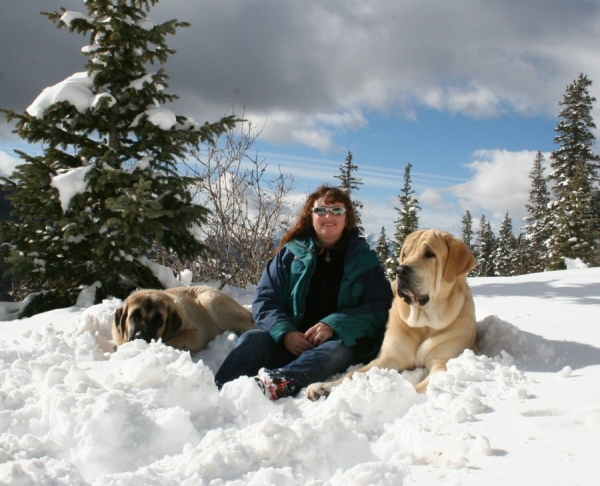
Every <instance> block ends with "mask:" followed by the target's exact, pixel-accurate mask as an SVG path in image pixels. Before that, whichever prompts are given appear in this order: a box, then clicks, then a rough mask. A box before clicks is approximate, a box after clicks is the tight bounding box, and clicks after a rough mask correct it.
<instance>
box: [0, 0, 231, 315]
mask: <svg viewBox="0 0 600 486" xmlns="http://www.w3.org/2000/svg"><path fill="white" fill-rule="evenodd" d="M156 3H157V2H156V1H143V0H128V1H124V0H121V1H119V3H118V5H116V4H115V2H114V1H108V0H95V1H87V2H85V5H86V7H87V9H88V12H87V14H86V15H85V16H84V15H81V16H80V18H79V17H78V18H74V19H72V20H70V19H69V18H68V17H63V13H64V12H54V13H45V15H47V16H48V18H49V19H50V20H51V21H53V22H54V23H55V24H56V25H57V26H58V27H59V28H62V27H69V29H70V31H72V32H77V33H81V34H86V35H89V38H90V47H89V48H88V49H85V50H84V53H85V55H86V56H88V61H87V63H86V73H78V74H77V75H74V76H71V77H70V78H67V80H65V81H64V82H63V83H62V84H63V85H67V84H68V83H75V84H76V86H77V88H78V89H79V90H80V91H81V93H84V94H85V95H87V96H88V97H89V103H88V104H87V105H85V104H84V105H83V106H82V105H80V104H78V105H77V106H74V104H71V102H70V101H71V100H70V99H69V98H68V97H66V99H64V100H59V101H58V102H54V103H52V104H51V103H50V102H47V103H45V104H44V103H42V102H41V101H40V100H42V101H43V100H44V98H43V95H42V97H41V98H38V100H36V102H34V104H32V106H31V107H30V108H29V109H28V111H27V112H25V113H22V114H18V113H15V112H14V111H6V110H5V112H6V113H7V118H8V120H9V121H11V120H14V121H16V130H15V131H16V133H18V134H19V136H20V137H21V138H23V139H24V140H26V141H28V142H30V143H32V144H33V143H35V144H41V145H42V147H43V154H42V155H31V154H27V153H24V152H18V154H19V155H20V157H21V158H22V160H23V164H22V165H20V166H19V167H18V168H17V170H16V171H15V173H14V174H13V176H12V177H11V178H10V179H7V180H6V181H5V183H6V185H7V188H8V189H9V190H10V191H11V195H10V200H11V202H12V204H13V206H14V207H15V210H14V216H15V217H16V218H17V220H18V222H13V221H6V220H5V221H2V225H1V228H0V235H1V237H2V241H4V242H5V244H4V246H3V247H2V254H1V257H2V259H3V261H4V267H5V269H7V270H8V271H9V272H10V273H11V274H12V275H13V277H14V278H15V279H17V280H19V281H21V282H22V283H23V285H24V286H25V288H26V290H27V291H28V292H46V293H45V294H43V297H39V300H40V301H43V302H42V303H41V304H40V303H39V302H38V304H36V306H35V308H39V309H41V310H46V309H47V308H52V307H58V306H64V305H65V303H66V302H70V303H71V304H73V303H74V301H75V298H76V296H77V294H78V293H79V291H80V289H81V288H82V287H83V286H89V285H92V284H94V283H95V282H100V283H101V287H100V288H99V289H98V291H97V293H96V300H97V301H98V300H101V299H102V298H104V297H106V296H109V295H110V296H116V297H121V298H122V297H124V296H126V295H127V294H128V293H129V292H131V290H133V289H134V288H136V287H155V288H156V287H160V286H161V284H160V282H159V281H158V279H157V278H156V277H155V276H154V275H153V273H152V272H151V271H150V270H149V268H148V267H147V265H146V264H145V263H144V262H145V258H146V257H151V256H152V253H153V251H154V250H155V249H156V248H157V246H159V245H160V246H161V247H165V248H167V249H168V250H170V251H173V252H174V253H175V254H177V256H178V257H179V258H181V259H192V258H195V257H199V256H202V255H203V254H204V252H205V247H204V246H203V245H202V244H201V243H200V242H199V241H198V240H197V239H196V238H195V237H194V230H195V228H196V227H197V226H198V225H201V224H202V223H204V222H205V220H206V216H207V209H206V208H204V207H202V206H199V205H196V204H195V203H194V201H193V199H192V196H191V195H190V191H189V187H190V184H191V183H192V182H194V179H192V178H187V177H182V176H181V175H180V174H179V170H178V164H180V163H181V162H182V160H184V159H185V157H186V156H187V155H188V153H189V151H190V150H191V149H192V148H194V147H197V146H198V144H199V143H201V142H210V140H212V139H213V137H214V136H215V135H218V134H220V133H223V132H224V131H225V130H227V129H228V128H231V127H232V126H233V125H234V124H235V122H236V121H237V119H236V118H235V117H234V116H229V117H226V118H223V119H222V120H220V121H219V122H217V123H213V124H209V123H206V124H204V125H202V126H200V125H198V124H196V123H195V122H194V121H193V120H191V119H188V118H186V117H183V116H175V115H174V114H172V113H171V112H170V111H169V110H168V109H167V108H164V107H163V105H164V104H165V103H168V102H170V101H172V100H174V99H176V96H175V95H173V94H168V93H167V92H166V91H165V90H166V88H167V87H168V85H167V83H166V81H167V76H166V74H165V71H164V69H163V68H159V69H157V70H156V71H155V72H148V70H147V68H148V66H150V65H154V64H163V63H164V62H165V61H166V60H167V58H168V57H169V55H171V54H173V53H174V51H173V50H172V49H170V48H168V46H167V45H166V44H165V37H166V35H167V34H174V33H175V32H176V30H177V28H179V27H184V26H186V25H187V24H185V23H183V22H178V21H176V20H171V21H168V22H165V23H163V24H160V25H153V24H149V23H148V22H149V21H148V20H147V19H146V14H147V12H148V10H149V8H150V7H151V6H152V5H154V4H156ZM61 19H65V20H66V21H67V22H68V24H69V25H66V24H65V23H64V22H63V20H61ZM59 84H60V83H59ZM86 90H87V91H86ZM34 108H38V109H37V110H34ZM155 116H158V118H153V117H155ZM165 120H166V121H165ZM169 120H170V121H169ZM75 174H79V175H80V176H81V177H83V178H84V181H85V186H84V189H83V190H81V191H77V192H76V193H75V194H74V195H69V196H65V195H64V193H61V192H60V191H59V190H58V188H59V187H61V186H60V184H58V181H59V178H60V177H68V176H73V175H75ZM61 196H62V200H61ZM31 309H33V306H32V307H31V308H30V309H29V310H28V312H31Z"/></svg>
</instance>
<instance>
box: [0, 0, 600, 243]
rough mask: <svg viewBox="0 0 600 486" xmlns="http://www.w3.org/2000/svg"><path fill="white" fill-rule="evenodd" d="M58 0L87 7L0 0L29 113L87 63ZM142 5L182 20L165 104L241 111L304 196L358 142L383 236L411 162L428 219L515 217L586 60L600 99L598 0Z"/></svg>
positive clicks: (14, 99)
mask: <svg viewBox="0 0 600 486" xmlns="http://www.w3.org/2000/svg"><path fill="white" fill-rule="evenodd" d="M60 6H65V7H66V8H67V9H69V10H74V11H79V12H85V9H84V3H83V1H81V0H64V1H60V0H37V1H36V2H4V3H3V4H2V6H1V7H0V14H1V15H0V42H1V43H2V45H5V46H6V45H9V46H11V48H10V49H2V51H0V83H1V87H2V89H1V90H0V106H1V107H4V108H14V109H16V110H24V109H25V108H26V107H27V106H28V105H29V104H30V103H31V102H32V101H33V100H34V99H35V98H36V96H37V95H38V94H39V93H40V92H41V90H42V89H44V88H45V87H47V86H51V85H54V84H55V83H58V82H60V81H62V80H64V79H65V78H66V77H68V76H70V75H71V74H73V73H75V72H78V71H81V70H83V66H84V63H85V60H86V58H85V57H84V56H82V55H81V54H80V52H79V51H80V49H81V47H82V46H84V45H86V44H87V43H88V40H87V39H85V38H83V37H82V36H78V35H77V34H69V33H68V32H67V31H66V30H65V29H62V30H57V29H56V28H55V27H54V26H53V25H52V24H51V23H50V22H49V21H48V20H47V19H46V18H45V17H42V16H41V15H39V12H40V11H42V10H43V11H52V10H58V9H59V7H60ZM149 16H150V18H151V19H153V20H155V21H157V22H161V21H164V20H166V19H170V18H177V19H179V20H183V21H187V22H189V23H190V24H191V27H189V28H186V29H181V30H180V31H178V33H177V35H175V36H172V37H170V38H168V43H169V45H170V46H171V47H174V48H175V49H176V50H177V53H176V54H175V55H174V56H172V57H171V58H170V60H169V62H168V63H167V65H166V69H167V73H168V74H169V76H170V86H169V91H170V92H174V93H177V94H178V95H179V96H180V97H181V99H180V101H179V102H177V103H175V104H174V105H173V107H172V109H173V111H175V112H176V113H177V114H184V115H188V116H192V117H194V118H195V119H196V120H197V121H199V122H203V121H205V120H210V121H214V120H215V119H217V118H219V117H220V116H222V115H223V114H225V113H227V112H229V111H230V110H232V109H233V110H235V111H236V112H241V111H243V112H244V114H245V117H246V118H248V119H250V120H252V122H253V124H254V126H259V127H262V132H261V134H260V136H259V139H258V142H257V143H256V144H255V147H254V149H255V150H258V152H259V155H260V157H261V158H263V159H264V160H265V161H266V162H267V163H268V164H269V166H270V169H271V170H276V168H277V167H278V166H281V168H282V170H283V171H284V172H289V173H291V174H293V175H294V177H295V180H296V188H295V192H294V196H295V197H296V199H298V200H302V198H303V197H304V195H305V194H306V192H307V191H310V190H312V189H314V188H316V187H317V186H318V185H319V184H321V183H323V182H329V183H334V184H335V183H336V182H337V179H334V178H333V175H335V174H337V173H338V171H339V166H340V164H342V163H343V162H344V160H345V158H346V155H347V153H348V151H351V152H352V153H353V156H354V163H356V164H357V165H358V166H359V170H358V172H357V173H356V174H355V175H356V176H357V177H360V178H362V179H363V182H364V184H363V185H362V186H361V188H360V191H359V192H358V194H357V197H358V198H359V199H360V200H361V201H362V202H363V204H364V210H363V215H362V216H363V222H364V224H365V226H366V228H367V230H368V231H370V232H373V233H376V234H378V233H379V231H380V230H381V227H382V226H384V227H386V231H387V232H388V233H391V232H393V221H394V219H395V218H396V216H397V213H396V212H395V211H394V206H395V205H396V204H397V196H398V194H399V192H400V189H401V187H402V184H403V173H404V168H405V167H406V165H407V164H408V163H412V165H413V168H412V181H413V188H414V189H415V192H416V196H417V198H418V199H419V202H420V204H421V207H422V209H423V210H422V212H421V214H420V222H421V225H422V226H424V227H436V228H441V229H447V230H450V231H453V232H455V233H456V232H459V231H460V219H461V217H462V215H463V214H464V211H465V210H466V209H468V210H469V211H470V212H471V213H472V215H473V218H474V220H475V221H478V220H479V218H480V217H481V215H482V214H484V215H485V216H486V218H487V219H489V220H491V222H492V224H493V226H494V228H495V229H497V228H498V225H499V222H500V221H501V219H502V218H503V216H504V214H505V213H506V212H508V213H509V215H510V216H511V217H512V218H513V226H514V227H515V229H516V228H518V227H519V226H521V225H522V218H523V216H524V214H525V204H526V202H527V197H528V190H529V179H528V174H529V171H530V168H531V165H532V163H533V159H534V157H535V154H536V152H537V151H538V150H539V151H542V152H543V153H544V154H545V155H546V157H548V156H549V154H550V153H551V151H552V150H555V149H556V146H555V145H554V142H553V140H554V135H555V131H554V129H555V128H556V125H557V123H558V118H557V116H558V113H559V109H560V107H559V102H560V101H561V100H562V98H563V95H564V92H565V88H566V86H567V85H568V84H569V83H571V82H572V81H573V80H574V79H575V78H576V77H577V76H578V75H579V73H580V72H583V73H584V74H586V75H587V76H588V77H589V78H590V79H591V80H592V81H593V82H594V84H593V85H592V88H591V90H590V92H591V94H592V95H593V96H595V97H596V98H598V97H600V89H599V86H600V84H599V83H600V62H599V61H600V54H598V50H597V46H598V41H599V40H600V39H599V35H600V34H599V33H600V2H597V1H590V0H570V1H568V2H567V1H565V0H528V1H527V2H523V1H522V0H505V1H503V2H491V1H489V0H454V1H452V2H448V1H447V0H429V1H427V2H411V1H408V0H373V1H369V2H365V1H363V0H302V1H299V0H290V1H280V0H252V1H249V0H227V1H220V2H216V1H213V0H172V1H169V2H167V1H166V0H163V1H162V2H161V3H159V4H158V5H157V6H156V7H155V8H153V10H152V11H151V12H150V15H149ZM24 32H27V34H26V35H25V34H24ZM599 113H600V111H599V110H598V108H597V106H595V109H594V114H595V115H596V117H595V118H596V119H599V118H598V116H597V115H598V114H599ZM10 131H11V127H10V126H8V125H7V123H6V122H5V121H4V120H0V151H2V153H0V164H2V161H3V160H4V161H6V160H7V157H9V156H10V155H9V154H11V153H12V149H13V148H15V147H17V146H20V145H21V144H20V142H19V140H17V139H15V138H14V136H12V135H11V133H10ZM596 137H598V133H596Z"/></svg>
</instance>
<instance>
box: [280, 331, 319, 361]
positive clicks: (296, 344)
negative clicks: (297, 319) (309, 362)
mask: <svg viewBox="0 0 600 486" xmlns="http://www.w3.org/2000/svg"><path fill="white" fill-rule="evenodd" d="M283 345H284V346H285V347H286V349H287V350H288V351H289V352H290V353H292V354H293V355H294V356H300V355H301V354H302V353H304V351H308V350H309V349H313V348H314V347H315V344H313V343H312V342H311V341H309V340H308V339H306V337H305V335H304V334H302V333H301V332H300V331H291V332H288V333H286V335H285V336H283Z"/></svg>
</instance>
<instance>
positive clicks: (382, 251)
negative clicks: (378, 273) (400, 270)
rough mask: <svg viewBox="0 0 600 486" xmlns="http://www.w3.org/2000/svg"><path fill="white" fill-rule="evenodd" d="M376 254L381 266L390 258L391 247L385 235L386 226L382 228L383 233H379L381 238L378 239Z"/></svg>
mask: <svg viewBox="0 0 600 486" xmlns="http://www.w3.org/2000/svg"><path fill="white" fill-rule="evenodd" d="M375 253H377V257H378V258H379V261H380V262H381V264H382V265H385V263H386V262H387V260H388V258H389V257H390V247H389V244H388V241H387V236H386V235H385V226H382V227H381V233H379V238H377V246H376V247H375Z"/></svg>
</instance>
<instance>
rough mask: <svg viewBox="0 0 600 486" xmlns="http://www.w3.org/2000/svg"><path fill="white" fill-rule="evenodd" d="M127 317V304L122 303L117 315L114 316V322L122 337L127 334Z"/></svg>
mask: <svg viewBox="0 0 600 486" xmlns="http://www.w3.org/2000/svg"><path fill="white" fill-rule="evenodd" d="M126 319H127V312H125V306H124V305H122V306H121V307H119V308H118V309H117V311H116V312H115V317H114V322H113V325H114V326H115V329H116V330H117V332H118V333H119V335H120V336H121V337H123V336H125V325H126V322H125V321H126Z"/></svg>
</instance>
